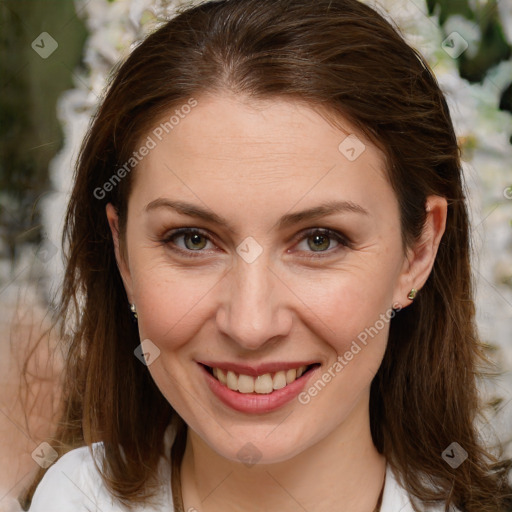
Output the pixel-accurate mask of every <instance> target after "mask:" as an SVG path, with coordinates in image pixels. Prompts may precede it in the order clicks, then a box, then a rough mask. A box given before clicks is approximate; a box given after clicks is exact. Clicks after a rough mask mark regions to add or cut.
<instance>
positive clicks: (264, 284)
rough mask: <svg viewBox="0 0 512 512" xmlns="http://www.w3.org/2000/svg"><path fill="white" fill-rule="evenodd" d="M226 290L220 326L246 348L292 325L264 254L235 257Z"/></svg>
mask: <svg viewBox="0 0 512 512" xmlns="http://www.w3.org/2000/svg"><path fill="white" fill-rule="evenodd" d="M228 282H229V291H228V293H227V294H226V295H225V300H224V301H223V303H222V305H221V308H220V310H219V312H218V315H217V319H218V324H219V328H220V329H221V331H223V332H224V334H226V335H227V336H229V337H230V338H231V339H233V340H234V341H235V342H236V343H238V344H239V345H241V346H243V347H244V348H247V349H252V350H254V349H258V348H260V347H261V346H262V345H264V344H265V343H266V342H268V341H269V340H271V339H272V338H275V337H276V336H284V335H286V334H287V333H288V332H289V330H290V327H291V312H290V311H287V310H286V305H285V302H284V296H283V291H282V289H281V286H279V285H278V283H279V281H278V280H277V279H276V277H275V276H274V274H273V272H272V270H271V269H270V266H269V261H268V259H267V258H265V257H264V256H263V255H262V256H260V257H259V258H257V259H256V260H255V261H253V262H251V263H248V262H247V261H245V260H244V259H243V258H237V260H236V262H235V264H234V265H233V268H232V269H231V271H230V278H229V279H228Z"/></svg>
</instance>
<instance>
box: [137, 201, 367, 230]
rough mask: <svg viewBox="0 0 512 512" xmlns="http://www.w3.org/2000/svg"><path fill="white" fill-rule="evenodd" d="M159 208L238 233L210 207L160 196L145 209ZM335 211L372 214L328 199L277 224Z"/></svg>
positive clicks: (345, 202)
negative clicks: (168, 209) (171, 210)
mask: <svg viewBox="0 0 512 512" xmlns="http://www.w3.org/2000/svg"><path fill="white" fill-rule="evenodd" d="M158 208H171V209H173V210H176V211H177V212H178V213H181V214H183V215H188V216H189V217H196V218H199V219H203V220H205V221H209V222H212V223H214V224H219V225H223V226H226V227H227V228H228V229H229V230H230V231H233V232H235V233H236V230H235V229H233V227H232V226H230V224H229V222H228V221H227V220H226V219H225V218H223V217H221V216H220V215H218V214H216V213H215V212H213V211H212V210H210V209H208V208H203V207H201V206H198V205H195V204H192V203H187V202H185V201H173V200H170V199H167V198H161V197H160V198H158V199H155V200H154V201H151V202H150V203H149V204H147V205H146V207H145V208H144V210H145V211H146V212H149V211H151V210H156V209H158ZM335 213H357V214H359V215H370V213H369V212H368V210H366V209H365V208H363V207H362V206H360V205H358V204H356V203H353V202H352V201H327V202H325V203H322V204H320V205H318V206H314V207H313V208H308V209H307V210H302V211H300V212H293V213H287V214H285V215H283V216H282V217H281V218H280V219H279V221H278V223H277V226H278V229H285V228H286V227H289V226H291V225H293V224H297V223H299V222H302V221H305V220H314V219H318V218H321V217H326V216H328V215H333V214H335Z"/></svg>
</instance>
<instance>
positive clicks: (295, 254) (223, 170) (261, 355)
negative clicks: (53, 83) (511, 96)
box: [106, 92, 447, 512]
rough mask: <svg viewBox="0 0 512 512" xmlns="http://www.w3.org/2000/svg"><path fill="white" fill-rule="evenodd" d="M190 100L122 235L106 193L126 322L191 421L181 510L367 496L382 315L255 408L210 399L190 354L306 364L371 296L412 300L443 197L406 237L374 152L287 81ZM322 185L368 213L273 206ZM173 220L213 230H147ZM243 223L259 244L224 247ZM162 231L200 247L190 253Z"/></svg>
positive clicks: (305, 198) (292, 505)
mask: <svg viewBox="0 0 512 512" xmlns="http://www.w3.org/2000/svg"><path fill="white" fill-rule="evenodd" d="M197 100H198V105H197V106H196V107H195V108H194V109H193V110H192V112H191V113H190V114H188V115H187V116H186V117H185V118H184V119H183V120H181V121H180V123H179V124H178V125H177V126H176V127H175V128H174V129H173V131H172V132H170V133H169V135H167V137H166V138H164V139H163V141H162V142H160V143H158V144H157V146H156V147H155V148H154V149H152V150H151V151H150V153H149V155H148V156H146V157H145V158H144V160H143V161H142V162H141V163H140V164H139V166H138V168H137V170H136V174H135V176H134V184H133V190H132V193H131V196H130V199H129V203H128V218H127V226H126V233H125V234H124V235H125V236H122V237H120V236H119V229H118V218H117V215H116V211H115V209H114V208H113V207H112V205H108V206H107V211H106V213H107V217H108V220H109V223H110V226H111V229H112V233H113V237H114V245H115V250H116V256H117V260H118V265H119V269H120V272H121V275H122V277H123V281H124V284H125V288H126V292H127V295H128V298H129V300H130V302H133V303H135V304H136V307H137V313H138V325H139V330H140V337H141V340H144V339H150V340H151V341H152V342H153V343H154V344H155V345H156V346H157V347H158V348H159V350H160V355H159V357H158V358H157V359H156V360H155V361H154V362H153V363H152V364H150V365H149V367H148V368H149V371H150V372H151V375H152V376H153V378H154V380H155V382H156V384H157V385H158V387H159V388H160V389H161V391H162V393H163V394H164V396H165V397H166V398H167V400H168V401H169V402H170V404H171V405H172V406H173V407H174V409H175V410H176V411H177V412H178V413H179V414H180V416H181V417H182V418H183V419H184V420H185V421H186V423H187V424H188V426H189V430H188V432H189V434H188V438H187V446H186V451H185V455H184V460H183V464H182V480H183V495H184V504H185V510H188V509H189V508H190V507H194V509H195V510H199V511H204V512H217V511H221V510H222V511H223V512H226V511H227V512H229V511H234V510H241V509H243V510H244V511H261V510H269V511H280V512H281V511H292V510H294V511H295V510H298V509H300V508H301V507H303V508H304V509H306V510H308V512H317V511H321V510H322V511H323V510H337V511H347V512H348V511H350V512H370V511H372V510H373V508H374V507H375V504H376V502H377V498H378V496H379V493H380V491H381V488H382V484H383V479H384V474H385V460H384V458H383V457H382V456H381V455H380V454H379V453H378V452H377V450H376V449H375V447H374V445H373V442H372V438H371V434H370V428H369V390H370V384H371V381H372V378H373V377H374V375H375V373H376V372H377V370H378V368H379V365H380V363H381V361H382V358H383V355H384V352H385V348H386V343H387V338H388V327H389V323H385V326H384V327H383V328H381V329H380V330H379V332H378V334H377V335H376V336H374V337H373V338H371V340H370V342H369V343H368V344H367V345H366V346H365V347H363V349H362V350H361V351H360V352H359V353H358V354H357V355H355V356H354V358H353V359H352V360H351V361H350V362H349V363H348V364H347V365H346V366H345V367H344V368H343V370H342V371H341V372H339V373H338V374H337V375H336V377H335V378H333V379H332V380H331V382H329V383H328V384H327V385H326V386H325V387H324V388H323V389H322V390H321V391H320V392H319V393H318V394H317V395H316V396H315V397H314V398H312V399H311V401H310V402H309V403H307V404H306V405H302V404H300V403H298V401H297V400H293V401H292V402H291V403H289V404H287V405H285V406H283V407H281V408H280V409H278V410H276V411H273V412H271V413H266V414H257V415H254V414H246V413H241V412H236V411H234V410H232V409H230V408H228V407H227V406H225V405H223V404H222V403H221V402H220V401H219V400H218V399H217V398H216V397H215V396H214V395H213V394H212V393H211V392H210V390H209V388H208V386H207V385H206V382H205V379H204V376H203V375H202V373H201V371H200V368H199V366H198V364H197V363H196V361H197V360H208V359H210V360H214V361H233V362H245V363H249V364H257V363H259V362H269V361H302V360H314V361H318V362H319V363H321V365H322V367H321V368H320V369H319V371H317V377H316V378H319V377H321V375H322V374H323V373H325V372H326V371H327V369H328V368H329V367H332V365H333V363H334V362H335V361H336V359H337V356H338V355H343V354H344V353H345V352H346V351H347V350H349V348H350V345H351V343H352V341H353V340H355V339H356V338H357V336H358V334H360V333H361V332H362V331H364V330H365V328H369V327H370V326H374V325H375V323H376V321H377V320H378V319H379V316H380V315H381V314H385V313H386V312H389V311H390V308H391V307H392V306H393V305H395V307H397V305H400V306H401V307H406V306H407V305H409V304H410V303H411V301H410V300H408V299H407V294H408V293H409V291H410V290H411V288H413V287H414V288H416V289H420V288H421V287H422V285H423V284H424V283H425V281H426V279H427V277H428V275H429V273H430V271H431V268H432V265H433V262H434V258H435V254H436V251H437V248H438V245H439V242H440V239H441V237H442V234H443V231H444V226H445V219H446V208H447V206H446V201H445V200H444V199H443V198H440V197H437V196H431V197H429V198H428V202H427V210H428V215H427V222H426V224H425V228H424V231H423V234H422V237H421V239H420V240H419V241H418V243H417V245H416V246H415V247H411V248H409V249H408V250H407V251H406V252H404V251H403V248H402V240H401V233H400V223H399V210H398V203H397V199H396V197H395V194H394V191H393V190H392V188H391V186H390V184H389V182H388V180H387V178H386V175H385V170H384V155H383V154H382V153H381V152H380V151H379V150H378V149H377V148H376V147H375V146H374V145H372V144H371V143H370V142H369V141H368V140H366V139H365V138H364V137H363V136H362V135H361V134H360V133H358V132H357V131H356V130H355V129H354V128H353V127H352V126H351V125H350V123H348V122H347V121H346V120H343V119H342V120H341V124H340V125H339V126H334V125H333V124H331V123H329V122H328V121H327V120H326V118H325V117H324V116H322V115H321V114H320V112H319V111H317V110H315V109H314V108H313V107H311V106H307V105H305V104H300V103H298V102H293V101H291V100H286V99H273V100H271V101H261V100H260V101H256V100H254V99H248V98H245V97H240V96H233V95H232V94H230V93H227V92H226V93H218V94H216V95H204V96H201V97H199V98H197ZM157 124H158V123H157ZM157 124H156V125H157ZM340 126H341V128H340ZM348 134H356V135H357V137H358V138H359V140H360V141H361V142H363V143H364V144H365V146H366V148H365V150H364V151H363V152H362V154H361V155H360V156H359V157H358V158H357V159H356V160H354V161H349V160H348V159H347V158H346V157H345V156H344V155H343V154H342V153H341V152H340V151H339V150H338V146H339V144H340V143H341V142H342V141H343V140H344V139H345V137H346V136H347V135H348ZM146 136H147V135H146ZM159 198H167V199H170V200H181V201H187V202H190V203H193V204H195V205H197V206H200V207H203V208H205V207H206V208H208V209H210V210H212V211H213V212H215V213H216V214H217V215H220V216H222V217H224V218H225V219H227V221H228V222H229V224H230V228H228V227H226V226H225V225H221V224H220V225H219V224H215V223H213V222H210V221H205V220H202V219H198V218H195V217H191V216H187V215H182V214H179V213H177V212H176V211H174V210H173V209H171V208H166V207H161V208H154V209H151V210H149V211H148V210H147V205H148V204H149V203H151V202H152V201H155V200H156V199H159ZM329 200H345V201H351V202H352V203H355V204H357V205H359V206H361V207H362V208H364V209H365V210H366V211H367V213H366V214H361V213H357V212H347V211H344V212H339V213H335V214H331V215H329V216H326V217H323V218H317V219H309V220H307V219H306V220H303V221H300V222H296V223H294V224H292V225H290V226H288V227H285V228H280V227H279V226H278V224H277V223H278V220H279V219H280V217H281V216H282V215H284V214H287V213H290V212H297V211H301V210H304V209H308V208H311V207H314V206H317V205H319V204H321V203H323V202H325V201H329ZM179 227H192V228H199V229H202V230H203V231H206V234H207V235H209V236H210V241H208V240H207V239H206V240H205V239H202V238H199V242H197V239H195V240H194V242H192V243H191V242H190V241H189V245H188V247H196V246H199V245H200V246H201V247H204V248H201V249H200V250H197V249H196V250H195V251H194V250H191V249H187V246H185V245H184V244H185V239H184V237H183V236H181V237H178V238H175V239H174V244H175V245H173V243H172V241H169V238H167V242H163V241H162V240H163V239H164V238H165V237H166V235H168V234H169V233H170V232H171V230H173V229H176V228H179ZM309 228H329V229H332V230H335V231H337V232H339V233H341V234H343V235H344V236H345V237H348V238H349V240H350V244H349V246H348V247H346V246H343V245H341V244H339V243H337V242H336V239H335V238H332V237H330V238H328V239H327V241H328V242H330V245H328V244H324V245H322V248H323V252H321V251H318V249H317V251H316V252H315V247H316V246H314V244H313V243H312V241H313V238H314V237H313V236H311V235H309V238H307V237H308V235H304V231H305V230H307V229H309ZM246 237H253V238H254V239H255V240H256V241H257V242H258V244H259V245H260V246H261V248H262V251H263V252H262V253H261V255H260V256H259V257H258V258H257V259H256V260H255V261H254V262H252V263H247V262H246V261H245V260H244V259H242V258H241V257H240V256H239V254H238V253H237V252H236V248H237V246H239V244H240V243H241V242H242V241H243V240H244V239H245V238H246ZM323 240H324V242H325V239H323ZM308 241H309V244H308ZM194 243H195V244H196V245H194ZM326 245H327V248H326ZM176 246H178V247H181V248H182V249H183V251H187V250H188V252H189V253H192V252H193V253H194V254H195V255H197V254H198V253H200V254H199V256H198V257H196V258H192V257H188V258H187V257H186V256H183V255H180V254H179V253H178V252H176V251H173V250H172V247H176ZM312 246H313V247H312ZM201 251H202V252H201ZM308 256H311V257H308ZM420 293H421V292H420ZM316 378H315V380H316ZM247 443H252V444H253V445H254V446H255V447H256V448H257V451H258V454H259V456H260V457H261V458H260V460H259V461H258V464H256V465H253V466H251V467H247V466H246V465H244V464H242V463H241V462H240V459H239V457H238V455H237V453H238V451H239V450H240V449H241V448H242V447H244V446H245V445H246V444H247ZM262 490H264V492H262Z"/></svg>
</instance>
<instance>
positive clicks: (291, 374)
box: [286, 368, 297, 384]
mask: <svg viewBox="0 0 512 512" xmlns="http://www.w3.org/2000/svg"><path fill="white" fill-rule="evenodd" d="M296 378H297V370H296V369H295V368H292V369H291V370H287V371H286V384H290V383H291V382H293V381H294V380H295V379H296Z"/></svg>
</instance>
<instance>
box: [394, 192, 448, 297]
mask: <svg viewBox="0 0 512 512" xmlns="http://www.w3.org/2000/svg"><path fill="white" fill-rule="evenodd" d="M425 208H426V211H427V217H426V219H425V224H424V226H423V230H422V233H421V236H420V238H419V240H418V241H417V242H416V244H415V245H414V247H411V248H409V250H408V254H407V259H406V261H405V262H404V269H403V272H402V274H401V276H400V283H399V286H398V293H399V297H398V298H397V300H396V302H398V303H400V304H403V302H404V301H407V302H408V304H410V303H411V302H412V300H414V299H410V298H408V295H409V293H410V292H411V290H412V289H413V288H414V289H416V290H420V289H421V288H422V287H423V285H424V284H425V282H426V281H427V279H428V276H429V275H430V273H431V271H432V267H433V266H434V262H435V259H436V255H437V250H438V249H439V244H440V243H441V239H442V237H443V234H444V231H445V228H446V216H447V212H448V203H447V201H446V199H445V198H444V197H441V196H429V197H428V198H427V202H426V206H425ZM418 293H421V291H419V292H418ZM395 299H396V297H395Z"/></svg>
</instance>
